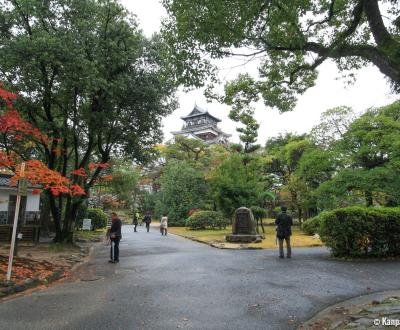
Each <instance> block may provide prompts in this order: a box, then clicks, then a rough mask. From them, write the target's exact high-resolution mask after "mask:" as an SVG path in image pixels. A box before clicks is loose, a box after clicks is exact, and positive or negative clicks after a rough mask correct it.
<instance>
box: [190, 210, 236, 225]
mask: <svg viewBox="0 0 400 330" xmlns="http://www.w3.org/2000/svg"><path fill="white" fill-rule="evenodd" d="M228 224H229V220H228V219H226V218H224V217H223V215H222V214H221V213H219V212H215V211H198V212H196V213H194V214H192V215H191V216H190V217H189V218H188V219H187V220H186V227H190V228H191V229H206V228H213V229H225V228H226V226H227V225H228Z"/></svg>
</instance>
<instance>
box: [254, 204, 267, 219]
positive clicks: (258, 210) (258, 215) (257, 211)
mask: <svg viewBox="0 0 400 330" xmlns="http://www.w3.org/2000/svg"><path fill="white" fill-rule="evenodd" d="M250 209H251V212H252V213H253V215H254V218H255V219H263V218H266V217H267V210H266V209H264V208H262V207H259V206H252V207H250Z"/></svg>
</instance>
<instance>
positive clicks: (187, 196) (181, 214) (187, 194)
mask: <svg viewBox="0 0 400 330" xmlns="http://www.w3.org/2000/svg"><path fill="white" fill-rule="evenodd" d="M160 181H161V190H160V192H159V193H158V200H157V203H156V210H157V213H158V214H157V215H158V216H162V215H164V214H166V215H168V219H169V223H170V224H171V225H181V226H182V225H185V219H187V217H188V212H189V211H190V210H191V209H196V208H201V207H203V206H204V203H205V200H206V196H207V185H206V182H205V180H204V177H203V175H202V173H201V172H199V171H198V170H197V169H196V168H194V167H192V166H191V165H190V164H189V163H187V162H184V161H174V160H173V161H170V162H168V164H167V165H166V166H165V167H164V169H163V173H162V176H161V178H160Z"/></svg>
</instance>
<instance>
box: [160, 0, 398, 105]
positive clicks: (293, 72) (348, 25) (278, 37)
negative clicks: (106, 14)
mask: <svg viewBox="0 0 400 330" xmlns="http://www.w3.org/2000/svg"><path fill="white" fill-rule="evenodd" d="M163 4H164V6H165V8H166V10H167V12H168V15H169V16H168V18H167V19H166V21H165V23H164V36H165V38H166V39H167V40H168V42H169V44H170V47H169V52H170V56H171V59H172V60H173V63H174V69H175V72H176V75H177V76H178V77H179V78H180V79H181V81H183V82H184V83H185V84H187V85H195V86H201V85H202V84H203V83H204V82H205V81H210V78H209V77H210V73H212V72H214V71H215V70H213V69H215V68H214V67H213V65H212V61H211V60H212V59H215V58H217V59H220V58H226V57H231V56H244V57H246V58H248V59H249V60H251V59H252V58H259V59H260V58H261V64H260V66H259V78H257V79H255V78H252V77H250V76H247V75H244V76H239V77H238V79H237V80H236V81H234V82H233V84H236V85H238V86H239V88H238V89H237V91H238V93H240V92H241V87H240V86H243V85H244V81H246V83H245V85H246V89H247V87H248V86H252V88H253V89H254V90H255V91H256V92H255V93H254V97H255V98H256V97H258V95H261V96H262V98H263V100H264V102H265V104H266V105H267V106H272V107H277V108H279V109H280V110H281V111H287V110H291V109H292V108H293V106H294V104H295V102H296V99H297V97H298V95H300V94H303V93H304V92H305V91H306V90H307V89H308V88H310V87H312V86H313V85H314V84H315V81H316V78H317V68H318V67H319V66H320V65H321V64H322V63H324V62H325V61H327V60H332V61H334V62H335V63H336V64H337V66H338V68H339V70H341V71H347V72H352V71H351V70H354V69H359V68H361V67H363V66H365V65H367V64H369V63H370V64H373V65H375V66H376V67H377V68H378V69H379V70H380V71H381V72H382V73H383V74H384V75H385V76H386V77H387V78H388V79H389V80H390V82H391V83H392V85H393V88H394V89H395V90H396V91H399V90H400V38H399V36H400V9H399V7H398V2H397V1H390V0H385V1H379V0H343V1H337V0H316V1H312V0H301V1H300V0H299V1H287V0H271V1H265V0H253V1H248V0H232V1H223V0H204V1H191V0H163ZM243 48H247V51H246V50H243ZM210 58H211V59H210ZM211 80H212V79H211Z"/></svg>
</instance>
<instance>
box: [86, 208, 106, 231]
mask: <svg viewBox="0 0 400 330" xmlns="http://www.w3.org/2000/svg"><path fill="white" fill-rule="evenodd" d="M88 218H89V219H92V230H96V229H100V228H105V227H107V219H108V216H107V214H106V213H104V212H103V211H102V210H101V209H88Z"/></svg>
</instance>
